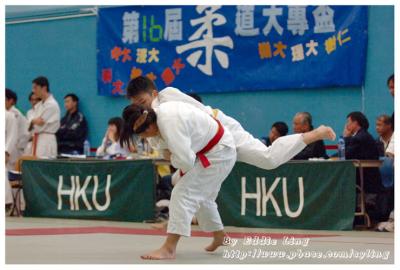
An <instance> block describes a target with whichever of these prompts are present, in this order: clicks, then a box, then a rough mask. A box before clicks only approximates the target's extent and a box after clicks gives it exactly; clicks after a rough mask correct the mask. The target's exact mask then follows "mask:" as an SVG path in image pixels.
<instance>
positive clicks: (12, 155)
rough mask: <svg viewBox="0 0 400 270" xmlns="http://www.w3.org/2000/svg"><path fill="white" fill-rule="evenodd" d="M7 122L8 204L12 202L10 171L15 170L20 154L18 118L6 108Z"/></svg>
mask: <svg viewBox="0 0 400 270" xmlns="http://www.w3.org/2000/svg"><path fill="white" fill-rule="evenodd" d="M5 114H6V124H5V131H6V134H5V157H6V171H5V173H6V177H5V182H6V183H5V184H6V186H5V188H6V190H5V191H6V197H5V202H6V204H12V203H13V198H12V191H11V186H10V182H9V181H8V171H9V170H14V167H15V162H16V161H17V155H18V147H17V144H18V120H17V118H16V117H15V115H14V114H13V113H12V112H9V111H7V110H6V112H5Z"/></svg>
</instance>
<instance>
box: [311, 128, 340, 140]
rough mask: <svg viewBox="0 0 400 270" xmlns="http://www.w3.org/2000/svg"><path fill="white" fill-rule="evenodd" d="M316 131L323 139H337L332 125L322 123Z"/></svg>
mask: <svg viewBox="0 0 400 270" xmlns="http://www.w3.org/2000/svg"><path fill="white" fill-rule="evenodd" d="M315 131H316V132H317V134H318V136H320V138H321V140H331V141H334V140H335V139H336V133H335V131H333V129H332V128H331V127H328V126H324V125H321V126H319V127H318V128H317V129H316V130H315Z"/></svg>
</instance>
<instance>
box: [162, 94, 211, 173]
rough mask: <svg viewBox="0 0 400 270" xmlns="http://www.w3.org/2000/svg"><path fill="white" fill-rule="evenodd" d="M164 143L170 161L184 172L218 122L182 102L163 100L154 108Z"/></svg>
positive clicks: (194, 159)
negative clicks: (168, 152) (169, 155)
mask: <svg viewBox="0 0 400 270" xmlns="http://www.w3.org/2000/svg"><path fill="white" fill-rule="evenodd" d="M154 110H155V112H156V114H157V126H158V128H159V131H160V134H161V137H162V140H163V142H164V143H165V144H164V146H166V147H167V148H168V149H169V151H170V152H171V164H172V166H174V167H175V168H178V169H181V170H182V171H183V172H187V171H189V170H190V169H192V168H193V167H194V164H195V161H196V153H197V152H199V151H200V150H201V149H203V148H204V147H205V146H206V145H207V144H208V142H209V141H210V140H211V139H212V138H213V137H214V136H215V134H216V133H217V130H218V124H217V122H216V121H215V119H213V118H212V117H211V116H210V115H208V114H206V113H204V112H203V111H201V110H199V109H197V108H195V107H193V106H192V105H190V104H187V103H183V102H174V101H171V102H166V103H163V104H160V106H159V107H158V108H155V109H154Z"/></svg>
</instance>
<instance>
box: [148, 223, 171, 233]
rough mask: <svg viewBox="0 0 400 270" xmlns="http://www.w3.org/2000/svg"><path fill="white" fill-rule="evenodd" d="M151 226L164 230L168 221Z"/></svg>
mask: <svg viewBox="0 0 400 270" xmlns="http://www.w3.org/2000/svg"><path fill="white" fill-rule="evenodd" d="M151 227H152V228H153V229H157V230H163V231H166V230H167V227H168V221H164V222H160V223H154V224H151Z"/></svg>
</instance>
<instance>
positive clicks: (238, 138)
mask: <svg viewBox="0 0 400 270" xmlns="http://www.w3.org/2000/svg"><path fill="white" fill-rule="evenodd" d="M217 118H218V120H220V121H221V123H222V124H223V125H224V126H225V127H227V128H228V129H229V131H230V132H231V133H232V135H233V138H234V140H235V145H236V151H237V160H238V161H241V162H244V163H247V164H251V165H254V166H256V167H259V168H262V169H265V170H272V169H275V168H276V167H278V166H280V165H282V164H283V163H286V162H288V161H289V160H291V159H292V158H293V157H294V156H295V155H297V154H298V153H299V152H301V150H303V149H304V148H305V147H306V146H307V144H305V143H304V141H303V136H302V134H293V135H287V136H284V137H279V138H278V139H277V140H275V141H274V142H273V143H272V145H271V146H269V147H267V146H266V145H265V144H263V143H262V142H261V141H260V140H259V139H256V138H254V137H253V135H251V134H250V133H249V132H247V131H246V130H244V128H243V127H242V126H241V125H240V123H239V122H238V121H236V120H235V119H233V118H232V117H229V116H227V115H225V114H224V113H223V112H222V111H218V114H217Z"/></svg>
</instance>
